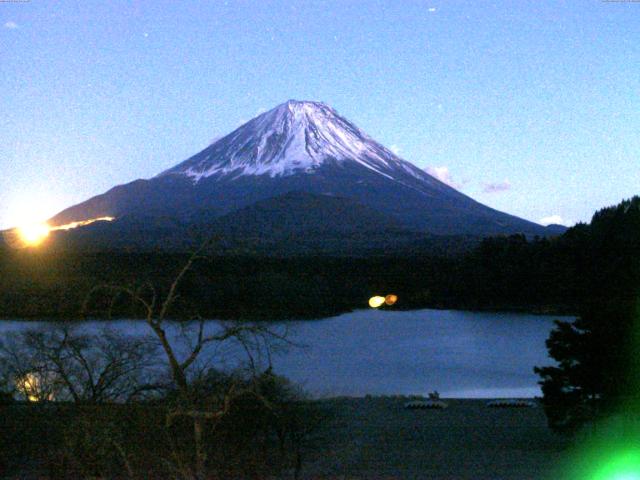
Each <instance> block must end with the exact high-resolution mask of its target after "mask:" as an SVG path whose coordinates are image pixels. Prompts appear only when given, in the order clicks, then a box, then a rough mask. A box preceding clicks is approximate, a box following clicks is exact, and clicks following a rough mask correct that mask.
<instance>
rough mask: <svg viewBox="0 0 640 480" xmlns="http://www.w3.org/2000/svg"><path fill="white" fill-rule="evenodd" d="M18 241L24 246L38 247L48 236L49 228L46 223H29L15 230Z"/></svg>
mask: <svg viewBox="0 0 640 480" xmlns="http://www.w3.org/2000/svg"><path fill="white" fill-rule="evenodd" d="M17 232H18V235H19V236H20V240H21V241H22V243H23V244H24V245H25V246H28V247H35V246H37V245H40V244H41V243H42V242H44V240H45V239H46V238H47V237H48V236H49V232H51V228H50V227H49V225H47V224H46V223H44V222H43V223H31V224H28V225H22V226H20V227H18V228H17Z"/></svg>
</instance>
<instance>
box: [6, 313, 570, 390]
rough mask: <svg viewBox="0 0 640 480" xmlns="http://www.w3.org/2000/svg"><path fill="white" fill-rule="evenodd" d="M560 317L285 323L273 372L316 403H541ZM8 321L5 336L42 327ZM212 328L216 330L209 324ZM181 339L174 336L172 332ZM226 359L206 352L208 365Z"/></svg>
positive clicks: (356, 317)
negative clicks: (543, 374)
mask: <svg viewBox="0 0 640 480" xmlns="http://www.w3.org/2000/svg"><path fill="white" fill-rule="evenodd" d="M555 318H558V317H549V316H539V315H525V314H513V313H473V312H463V311H453V310H415V311H408V312H390V311H380V310H360V311H356V312H353V313H348V314H344V315H340V316H338V317H333V318H327V319H323V320H315V321H305V322H287V324H286V325H287V330H288V334H289V337H290V338H291V339H292V340H293V341H294V342H295V343H296V344H297V345H301V346H299V347H290V348H288V349H287V350H286V351H280V352H277V353H276V354H274V356H273V358H272V362H273V365H274V368H275V371H276V372H278V373H280V374H283V375H285V376H287V377H289V378H290V379H292V380H293V381H295V382H296V383H299V384H301V385H303V386H304V387H305V389H306V390H307V391H309V392H310V393H312V394H313V395H315V396H336V395H356V396H362V395H365V394H374V395H381V394H426V393H428V392H430V391H433V390H438V391H439V392H440V394H441V395H442V396H447V397H485V398H491V397H532V396H536V395H540V389H539V387H538V386H537V381H538V377H537V376H536V375H535V374H534V373H533V367H534V366H536V365H549V364H551V363H552V361H551V359H549V357H548V356H547V351H546V348H545V340H546V338H547V337H548V335H549V331H550V329H551V328H552V326H553V320H554V319H555ZM105 324H106V325H108V327H109V328H113V329H116V330H121V331H124V332H127V333H131V334H143V333H146V332H147V328H148V327H147V326H146V324H145V323H144V322H140V321H129V320H118V321H111V322H85V323H84V324H83V327H82V328H86V329H89V330H99V329H100V328H103V327H104V326H105ZM46 325H47V324H46V323H44V322H37V323H34V322H23V321H6V322H2V323H0V333H6V332H8V331H12V330H21V329H24V328H33V327H42V326H46ZM212 327H213V323H212ZM174 334H175V335H178V332H177V329H175V332H174ZM223 354H224V352H221V351H219V350H218V351H215V352H214V351H209V352H207V356H208V357H209V358H212V359H213V358H215V356H216V355H217V358H219V357H220V356H222V355H223Z"/></svg>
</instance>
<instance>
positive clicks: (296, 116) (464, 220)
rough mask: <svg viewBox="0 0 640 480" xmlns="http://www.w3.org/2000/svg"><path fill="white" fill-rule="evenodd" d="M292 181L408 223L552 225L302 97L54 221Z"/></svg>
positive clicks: (239, 195)
mask: <svg viewBox="0 0 640 480" xmlns="http://www.w3.org/2000/svg"><path fill="white" fill-rule="evenodd" d="M294 191H299V192H306V193H309V194H314V195H320V196H323V195H324V196H332V195H333V196H338V197H344V198H348V199H351V200H353V201H355V202H357V203H358V204H361V205H363V206H365V207H367V208H368V209H372V210H373V211H376V212H378V214H379V215H380V216H381V217H383V218H384V217H386V218H388V219H389V220H391V221H393V222H397V223H398V224H399V225H400V226H401V227H402V228H404V229H407V230H410V231H420V232H428V233H432V234H436V235H458V234H471V235H483V236H484V235H496V234H511V233H524V234H526V235H530V236H533V235H547V234H548V233H549V230H547V229H545V228H544V227H543V226H541V225H538V224H536V223H533V222H530V221H527V220H524V219H521V218H518V217H515V216H513V215H509V214H506V213H503V212H499V211H497V210H494V209H492V208H490V207H487V206H485V205H482V204H481V203H479V202H477V201H475V200H473V199H472V198H470V197H468V196H467V195H465V194H463V193H461V192H459V191H457V190H455V189H453V188H452V187H450V186H448V185H446V184H444V183H443V182H441V181H439V180H438V179H436V178H434V177H432V176H431V175H429V174H428V173H427V172H425V171H424V170H422V169H420V168H418V167H417V166H415V165H413V164H412V163H410V162H408V161H407V160H404V159H402V158H400V157H398V156H397V155H395V154H394V153H393V152H391V151H390V150H389V149H387V148H386V147H384V146H383V145H381V144H380V143H378V142H376V141H375V140H374V139H372V138H371V137H369V136H368V135H367V134H366V133H365V132H363V131H362V130H360V129H359V128H358V127H357V126H355V125H354V124H353V123H351V122H349V121H348V120H347V119H346V118H344V117H342V116H340V115H339V114H338V112H336V111H335V110H334V109H333V108H331V107H329V106H328V105H326V104H324V103H321V102H311V101H297V100H289V101H287V102H285V103H283V104H281V105H278V106H276V107H275V108H273V109H271V110H269V111H268V112H265V113H263V114H261V115H258V116H257V117H255V118H254V119H252V120H250V121H248V122H246V123H245V124H243V125H242V126H240V127H238V128H237V129H235V130H233V131H232V132H230V133H229V134H228V135H225V136H223V137H221V138H220V139H218V140H217V141H216V142H214V143H212V144H211V145H209V146H208V147H207V148H205V149H203V150H202V151H200V152H198V153H196V154H195V155H193V156H191V157H190V158H188V159H186V160H185V161H183V162H180V163H178V164H177V165H176V166H174V167H172V168H170V169H167V170H165V171H163V172H161V173H160V174H158V175H157V176H155V177H152V178H150V179H148V180H136V181H133V182H131V183H128V184H125V185H119V186H116V187H114V188H112V189H111V190H109V191H108V192H106V193H104V194H102V195H98V196H96V197H93V198H91V199H89V200H87V201H85V202H82V203H80V204H78V205H75V206H73V207H70V208H68V209H66V210H64V211H62V212H60V213H59V214H58V215H56V216H55V217H53V218H52V219H51V222H52V223H53V224H54V225H56V224H64V223H69V222H72V221H78V220H85V219H88V218H95V217H99V216H113V217H116V218H118V217H121V216H123V215H131V214H134V215H137V214H140V215H147V216H175V217H179V218H192V217H193V216H194V215H196V212H202V211H209V212H215V216H224V215H228V214H230V213H231V212H234V211H238V210H240V209H242V208H245V207H248V206H250V205H253V204H255V203H256V202H259V201H263V200H266V199H268V198H272V197H276V196H279V195H285V194H287V193H288V192H294ZM213 214H214V213H212V214H211V215H213ZM211 215H209V216H211ZM276 217H277V215H276ZM274 218H275V217H274ZM554 233H555V232H554Z"/></svg>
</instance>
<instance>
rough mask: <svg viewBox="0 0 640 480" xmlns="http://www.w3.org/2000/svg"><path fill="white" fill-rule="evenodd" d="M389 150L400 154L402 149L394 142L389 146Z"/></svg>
mask: <svg viewBox="0 0 640 480" xmlns="http://www.w3.org/2000/svg"><path fill="white" fill-rule="evenodd" d="M389 150H391V151H392V152H393V153H395V154H396V155H400V152H401V151H402V149H401V148H400V147H399V146H398V145H396V144H395V143H394V144H393V145H391V146H390V147H389Z"/></svg>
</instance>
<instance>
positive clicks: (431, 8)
mask: <svg viewBox="0 0 640 480" xmlns="http://www.w3.org/2000/svg"><path fill="white" fill-rule="evenodd" d="M436 10H437V8H436V7H429V11H430V12H431V13H434V12H435V11H436Z"/></svg>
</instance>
